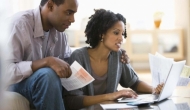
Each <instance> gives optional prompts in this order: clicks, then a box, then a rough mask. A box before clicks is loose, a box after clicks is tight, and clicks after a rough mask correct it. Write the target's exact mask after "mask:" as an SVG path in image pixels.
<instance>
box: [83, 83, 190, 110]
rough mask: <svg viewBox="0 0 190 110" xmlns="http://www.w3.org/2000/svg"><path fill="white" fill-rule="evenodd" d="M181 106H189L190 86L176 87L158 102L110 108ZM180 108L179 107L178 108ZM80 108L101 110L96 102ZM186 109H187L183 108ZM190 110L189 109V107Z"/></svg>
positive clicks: (142, 109)
mask: <svg viewBox="0 0 190 110" xmlns="http://www.w3.org/2000/svg"><path fill="white" fill-rule="evenodd" d="M108 103H111V104H114V103H117V102H113V101H109V102H103V103H102V104H108ZM180 106H181V107H185V106H187V107H190V87H176V89H175V91H174V92H173V95H172V96H171V97H170V98H168V99H166V100H164V101H161V102H159V103H154V104H151V105H148V106H140V107H138V108H133V109H112V110H184V108H180ZM179 108H180V109H179ZM81 110H103V109H102V107H101V106H100V104H96V105H93V106H90V107H86V108H84V109H81ZM185 110H188V109H185ZM189 110H190V109H189Z"/></svg>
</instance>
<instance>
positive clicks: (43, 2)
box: [40, 0, 65, 6]
mask: <svg viewBox="0 0 190 110" xmlns="http://www.w3.org/2000/svg"><path fill="white" fill-rule="evenodd" d="M52 1H53V2H54V3H55V4H56V5H57V6H59V5H61V4H63V3H64V1H65V0H52ZM47 2H48V0H41V3H40V5H41V6H44V5H45V4H46V3H47Z"/></svg>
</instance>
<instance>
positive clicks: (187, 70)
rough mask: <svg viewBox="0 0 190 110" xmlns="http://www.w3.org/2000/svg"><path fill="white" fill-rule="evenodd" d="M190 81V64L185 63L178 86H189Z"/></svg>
mask: <svg viewBox="0 0 190 110" xmlns="http://www.w3.org/2000/svg"><path fill="white" fill-rule="evenodd" d="M189 82H190V66H187V65H185V66H184V67H183V70H182V72H181V75H180V79H179V81H178V84H177V86H187V85H188V84H189Z"/></svg>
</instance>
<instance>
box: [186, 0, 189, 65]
mask: <svg viewBox="0 0 190 110" xmlns="http://www.w3.org/2000/svg"><path fill="white" fill-rule="evenodd" d="M188 2H189V3H188V4H189V12H188V14H189V23H188V24H189V29H188V30H189V31H188V37H187V44H188V46H187V56H188V57H187V60H188V62H187V64H188V65H190V1H189V0H188Z"/></svg>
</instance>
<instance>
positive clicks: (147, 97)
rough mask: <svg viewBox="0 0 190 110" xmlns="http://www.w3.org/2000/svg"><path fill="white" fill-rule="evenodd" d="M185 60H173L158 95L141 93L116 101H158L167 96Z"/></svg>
mask: <svg viewBox="0 0 190 110" xmlns="http://www.w3.org/2000/svg"><path fill="white" fill-rule="evenodd" d="M185 63H186V61H185V60H184V61H179V62H173V64H172V67H171V68H170V71H169V74H168V76H167V78H166V81H165V84H164V86H163V88H162V91H161V92H160V94H159V95H153V94H142V95H138V97H137V98H136V99H134V98H123V99H121V100H118V102H130V103H131V102H150V103H151V102H160V101H162V100H164V99H167V98H169V97H170V96H171V95H172V93H173V91H174V90H175V88H176V86H177V83H178V80H179V78H180V74H181V72H182V70H183V67H184V65H185Z"/></svg>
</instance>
